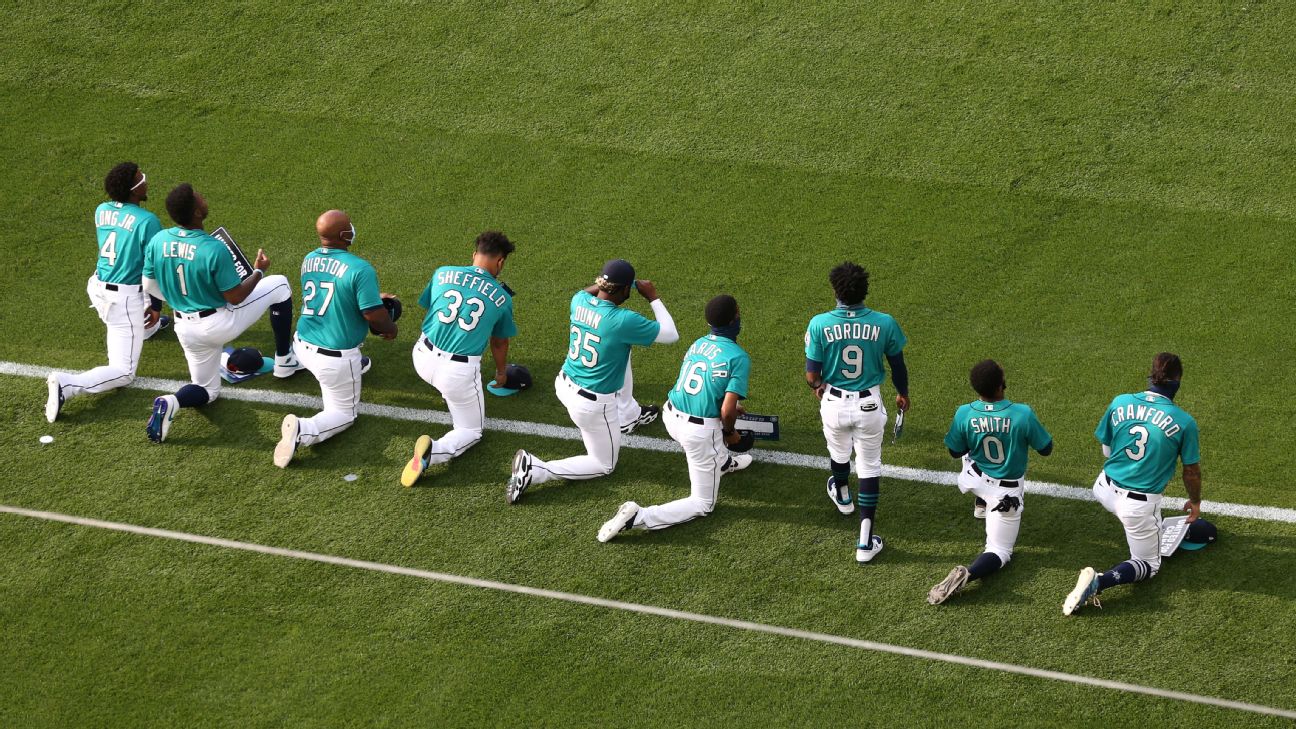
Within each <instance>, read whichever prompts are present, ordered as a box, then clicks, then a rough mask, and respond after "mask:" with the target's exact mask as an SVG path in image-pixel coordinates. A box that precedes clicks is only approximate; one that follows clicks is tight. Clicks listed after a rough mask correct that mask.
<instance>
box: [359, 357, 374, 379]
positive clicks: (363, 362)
mask: <svg viewBox="0 0 1296 729" xmlns="http://www.w3.org/2000/svg"><path fill="white" fill-rule="evenodd" d="M371 367H373V360H371V359H369V358H368V357H361V358H360V374H362V375H363V374H364V373H366V372H368V371H369V369H370V368H371Z"/></svg>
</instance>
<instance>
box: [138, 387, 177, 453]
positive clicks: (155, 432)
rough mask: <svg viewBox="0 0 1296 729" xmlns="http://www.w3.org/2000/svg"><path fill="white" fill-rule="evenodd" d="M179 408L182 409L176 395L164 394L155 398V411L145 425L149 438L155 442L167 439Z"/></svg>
mask: <svg viewBox="0 0 1296 729" xmlns="http://www.w3.org/2000/svg"><path fill="white" fill-rule="evenodd" d="M178 410H180V401H179V400H177V399H176V396H175V395H162V396H161V397H157V398H154V399H153V412H152V414H150V415H149V420H148V425H146V426H144V430H145V432H147V433H148V437H149V440H151V441H153V442H154V443H161V442H162V441H164V440H166V437H167V433H169V432H171V423H173V422H175V416H176V412H177V411H178Z"/></svg>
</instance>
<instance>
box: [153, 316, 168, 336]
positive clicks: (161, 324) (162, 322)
mask: <svg viewBox="0 0 1296 729" xmlns="http://www.w3.org/2000/svg"><path fill="white" fill-rule="evenodd" d="M170 328H171V317H169V316H167V315H166V314H163V315H162V316H159V317H158V325H157V329H154V330H153V333H154V334H157V333H158V332H164V331H166V330H168V329H170Z"/></svg>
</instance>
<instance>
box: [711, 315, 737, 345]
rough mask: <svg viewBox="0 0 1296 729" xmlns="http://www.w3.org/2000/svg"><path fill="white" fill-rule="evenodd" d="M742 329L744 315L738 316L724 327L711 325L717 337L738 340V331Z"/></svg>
mask: <svg viewBox="0 0 1296 729" xmlns="http://www.w3.org/2000/svg"><path fill="white" fill-rule="evenodd" d="M741 331H742V317H737V318H735V319H734V320H733V323H732V324H729V325H728V326H723V327H711V333H712V334H714V335H716V336H717V337H728V338H729V339H732V340H734V341H735V342H736V341H738V333H739V332H741Z"/></svg>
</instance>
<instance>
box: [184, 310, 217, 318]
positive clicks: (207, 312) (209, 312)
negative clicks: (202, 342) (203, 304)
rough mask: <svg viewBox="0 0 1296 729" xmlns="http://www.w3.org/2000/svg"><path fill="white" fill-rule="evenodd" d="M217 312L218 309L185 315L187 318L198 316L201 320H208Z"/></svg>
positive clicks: (190, 312) (191, 312)
mask: <svg viewBox="0 0 1296 729" xmlns="http://www.w3.org/2000/svg"><path fill="white" fill-rule="evenodd" d="M217 311H218V309H203V310H202V311H186V312H184V314H185V316H193V315H195V314H197V315H198V318H199V319H206V318H207V317H209V316H211V315H212V314H215V313H216V312H217Z"/></svg>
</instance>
